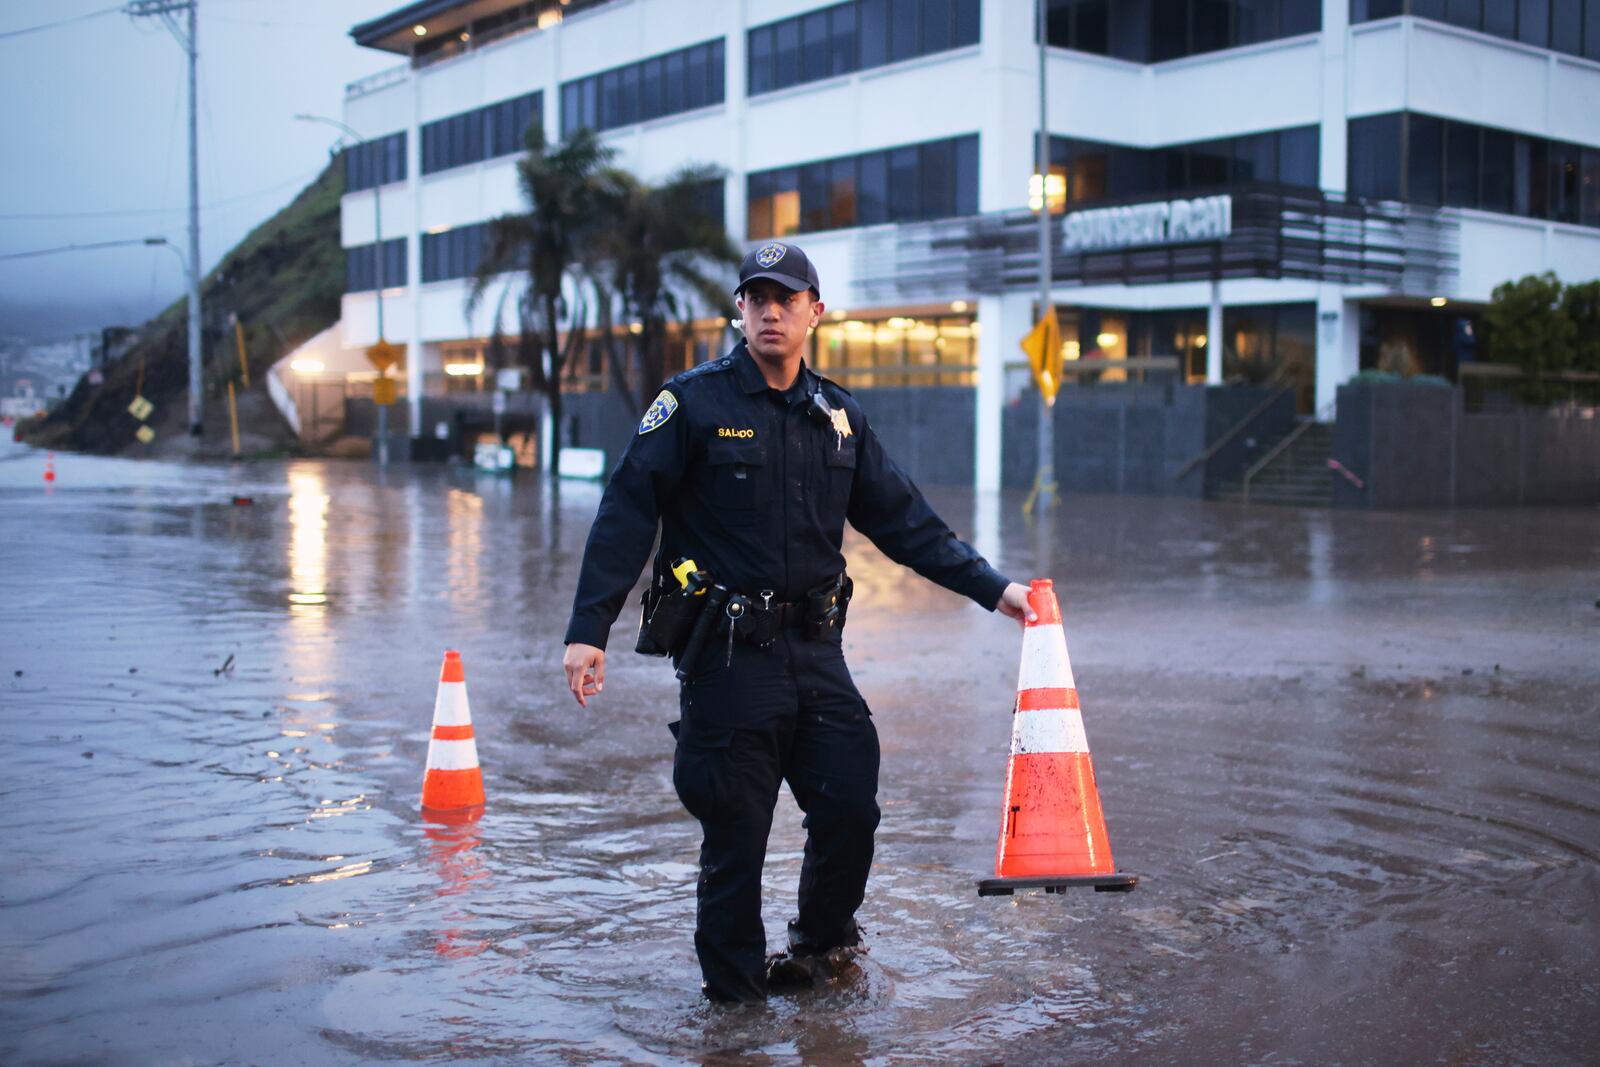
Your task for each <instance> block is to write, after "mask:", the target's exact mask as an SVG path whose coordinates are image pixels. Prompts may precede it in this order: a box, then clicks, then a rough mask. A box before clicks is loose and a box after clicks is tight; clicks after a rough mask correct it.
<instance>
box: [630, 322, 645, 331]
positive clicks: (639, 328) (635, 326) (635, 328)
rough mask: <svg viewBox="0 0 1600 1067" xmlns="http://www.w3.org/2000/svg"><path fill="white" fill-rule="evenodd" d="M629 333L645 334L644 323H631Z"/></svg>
mask: <svg viewBox="0 0 1600 1067" xmlns="http://www.w3.org/2000/svg"><path fill="white" fill-rule="evenodd" d="M628 332H629V333H644V323H642V322H630V323H628Z"/></svg>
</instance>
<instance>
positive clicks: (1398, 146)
mask: <svg viewBox="0 0 1600 1067" xmlns="http://www.w3.org/2000/svg"><path fill="white" fill-rule="evenodd" d="M1048 3H1049V9H1048V25H1049V30H1048V41H1049V44H1050V45H1051V46H1052V47H1051V49H1050V51H1049V70H1048V83H1049V108H1048V112H1049V126H1050V134H1051V158H1052V163H1051V174H1050V179H1049V180H1048V181H1047V182H1045V183H1044V189H1043V192H1044V194H1045V196H1046V198H1047V199H1048V200H1049V201H1050V202H1051V205H1052V207H1053V208H1054V209H1056V210H1057V211H1059V212H1061V213H1062V218H1061V219H1059V220H1057V222H1056V229H1055V231H1054V233H1053V237H1052V240H1053V259H1054V271H1053V277H1054V287H1053V298H1054V302H1055V303H1056V305H1057V307H1058V310H1059V314H1060V316H1061V320H1062V324H1063V337H1064V343H1065V346H1066V355H1067V358H1068V359H1069V360H1075V361H1078V362H1079V363H1080V365H1083V366H1092V367H1094V368H1095V373H1092V374H1087V375H1083V376H1082V380H1083V381H1084V382H1089V383H1092V382H1096V381H1099V382H1101V383H1106V382H1113V381H1118V380H1133V379H1146V378H1149V377H1151V376H1156V377H1160V376H1162V375H1165V376H1166V378H1165V380H1167V381H1173V380H1176V381H1178V382H1181V383H1187V384H1197V385H1198V384H1205V383H1211V384H1220V383H1226V382H1256V383H1266V382H1272V383H1285V384H1288V385H1291V386H1293V387H1294V388H1295V390H1296V394H1297V404H1298V407H1299V409H1300V411H1301V413H1302V414H1311V413H1317V412H1320V413H1323V415H1324V416H1326V414H1327V413H1328V411H1329V409H1330V405H1331V404H1332V402H1333V400H1334V396H1335V390H1336V388H1337V387H1338V385H1339V384H1340V383H1342V382H1344V381H1346V380H1347V379H1348V378H1350V377H1351V376H1352V375H1353V374H1355V373H1356V372H1357V371H1358V370H1360V369H1362V368H1366V367H1375V366H1378V365H1379V364H1380V362H1383V363H1385V364H1386V365H1403V366H1406V367H1408V368H1410V369H1413V370H1417V371H1422V372H1431V373H1435V374H1439V375H1442V376H1444V377H1447V378H1454V377H1455V376H1456V375H1457V373H1458V370H1459V367H1460V366H1461V365H1462V364H1464V363H1468V362H1471V361H1472V360H1474V359H1475V358H1476V356H1475V345H1476V339H1477V323H1476V314H1477V311H1478V310H1479V308H1481V305H1482V304H1483V302H1484V301H1486V300H1487V299H1488V298H1489V295H1490V292H1491V290H1492V289H1493V288H1494V287H1495V286H1496V285H1497V284H1499V283H1500V282H1502V281H1505V280H1507V279H1510V278H1514V277H1519V276H1521V275H1524V274H1527V273H1530V272H1539V271H1545V270H1552V271H1554V272H1556V273H1557V274H1558V275H1560V276H1561V277H1563V278H1564V279H1567V280H1569V281H1573V280H1582V279H1587V278H1592V277H1596V276H1600V106H1597V103H1596V102H1597V101H1600V0H1483V2H1480V0H1469V2H1465V3H1459V2H1456V0H1451V2H1450V3H1445V2H1444V0H1048ZM1033 10H1034V8H1033V4H1032V3H1029V2H1027V0H981V2H980V0H847V2H845V3H830V4H826V5H819V4H817V3H815V2H814V0H762V2H761V3H737V2H734V0H570V2H568V0H560V2H557V0H535V2H521V3H518V2H514V0H470V2H467V0H456V2H451V0H423V2H419V3H413V4H410V5H408V6H406V7H402V8H399V9H398V10H396V11H394V12H392V13H391V14H389V15H386V16H384V17H382V18H379V19H375V20H373V21H371V22H367V23H364V24H362V25H359V26H357V27H355V28H354V29H353V30H352V31H351V33H352V35H353V36H354V38H355V39H356V40H357V41H358V42H359V43H360V44H362V45H365V46H367V47H371V48H376V49H383V50H387V51H391V52H394V53H396V54H397V55H400V56H404V57H405V59H406V63H405V65H404V66H401V67H399V68H397V69H395V70H392V71H389V72H385V73H383V74H379V75H376V76H374V77H371V78H368V79H365V80H363V81H361V82H357V83H355V84H353V85H351V86H350V87H349V91H348V94H347V97H346V101H345V110H344V118H345V120H346V121H347V122H348V123H349V124H350V125H351V126H353V127H354V128H355V129H357V130H359V131H361V132H362V133H363V135H364V136H365V137H366V138H367V143H366V144H364V145H362V146H361V147H358V148H356V149H354V150H352V151H351V152H350V153H349V154H348V160H349V164H348V191H347V193H346V195H345V197H344V202H343V215H342V228H343V243H344V245H345V246H346V250H347V255H348V264H349V286H348V293H347V295H346V296H345V298H344V307H343V322H344V330H345V337H346V343H347V344H353V345H365V344H369V343H371V342H372V340H374V339H375V336H376V333H375V306H374V304H375V301H374V297H373V292H372V289H373V286H374V282H375V275H376V268H377V265H378V264H377V259H376V256H377V255H381V256H382V262H383V276H384V279H385V286H386V287H387V289H388V292H387V295H386V324H387V334H388V337H389V339H390V340H391V341H395V342H398V343H402V344H405V345H407V346H408V349H409V358H408V360H407V366H406V387H407V392H408V394H409V397H410V399H411V403H412V408H411V429H412V432H413V434H421V433H424V432H426V427H425V426H424V425H423V423H424V417H423V413H422V412H423V408H422V402H423V400H422V398H424V397H425V396H427V397H433V396H447V395H451V394H471V393H475V392H477V391H478V390H480V389H482V388H484V386H483V384H482V376H481V372H479V373H478V374H473V373H471V369H472V368H474V367H480V368H481V367H482V366H483V363H484V360H483V348H484V345H485V338H486V337H487V336H488V334H489V333H490V316H491V313H492V311H493V308H494V303H495V301H494V299H493V298H492V295H491V298H490V299H488V300H485V301H484V306H483V308H482V309H481V310H480V311H479V312H478V314H477V315H476V316H475V317H474V319H473V321H472V322H471V323H468V322H467V321H466V320H465V318H464V315H463V301H464V297H465V294H466V292H467V289H468V284H469V283H468V281H467V280H466V279H467V278H468V276H469V275H470V274H471V272H472V271H473V269H474V268H475V266H476V262H477V258H478V255H479V250H480V246H481V241H482V237H483V223H484V222H485V220H487V219H489V218H490V217H492V216H494V215H496V214H499V213H501V212H506V211H512V210H517V209H519V208H520V203H519V199H518V195H517V188H516V182H515V174H514V167H513V164H514V161H515V157H516V153H517V152H518V149H519V146H520V137H519V134H520V130H521V129H522V127H523V126H524V125H525V123H526V121H527V118H528V117H529V116H530V115H533V116H538V117H539V118H541V119H542V120H543V123H544V125H545V128H546V129H547V131H549V133H550V135H551V137H552V139H554V138H556V137H559V136H561V135H562V134H564V133H567V132H570V131H571V130H573V129H574V128H576V127H577V126H580V125H584V126H589V127H592V128H595V129H597V130H601V131H603V132H604V136H605V139H606V140H607V141H608V143H610V144H613V145H615V146H616V148H617V149H618V150H619V153H620V156H619V161H620V162H621V163H622V164H623V165H625V166H627V167H629V168H630V169H631V170H633V171H634V172H636V173H638V174H639V175H641V176H642V177H645V178H652V179H654V178H660V177H663V176H665V175H667V174H668V173H670V172H671V171H672V170H673V169H675V168H676V167H678V166H680V165H681V164H684V163H687V162H707V163H713V164H718V165H720V166H722V167H724V168H726V170H727V171H728V176H727V179H726V181H725V183H723V185H722V186H721V188H720V189H717V190H714V191H713V192H714V194H715V197H716V201H717V202H718V203H719V204H720V210H721V211H722V212H723V214H724V216H725V218H726V221H727V226H728V229H729V231H730V232H731V233H732V234H733V235H734V236H735V238H736V239H738V240H741V241H744V242H746V243H755V242H760V241H762V240H764V239H767V238H771V237H792V238H794V239H796V240H797V241H799V242H800V243H802V244H803V245H804V247H805V248H806V250H807V252H808V253H809V254H810V255H811V257H812V258H813V259H814V260H815V262H816V263H817V265H818V267H819V269H820V271H821V276H822V278H823V281H824V286H825V292H824V294H823V295H824V297H825V299H826V300H827V302H828V304H829V306H830V308H831V309H832V310H831V311H830V314H829V315H828V321H827V322H826V324H825V325H824V326H823V327H822V328H821V329H819V330H818V331H817V332H816V335H815V337H814V339H813V342H812V343H813V351H812V360H813V362H814V364H815V365H816V366H817V367H819V368H820V369H821V370H822V371H824V372H825V373H827V374H829V375H830V376H833V377H835V378H836V379H837V380H839V381H840V382H842V383H843V384H845V385H846V386H848V387H850V388H852V389H853V390H858V391H862V392H866V391H873V390H877V391H882V394H883V396H884V397H885V398H886V400H887V398H888V395H889V393H890V392H895V393H896V394H897V395H901V396H903V395H904V394H905V392H906V391H907V390H913V391H916V392H917V393H918V394H919V395H921V396H924V397H926V398H928V399H929V400H930V402H932V401H936V405H935V406H936V409H937V410H938V411H939V412H941V415H940V416H939V418H940V420H941V422H942V424H943V425H944V426H945V427H946V428H947V431H948V432H944V433H940V434H934V435H926V436H927V437H928V438H929V441H928V444H927V447H928V448H930V449H933V450H934V451H935V452H937V453H939V457H940V458H938V459H937V461H929V462H930V463H931V464H932V465H931V466H930V467H928V468H927V469H926V470H925V472H924V474H923V476H924V477H925V478H926V479H927V480H935V481H938V480H943V481H963V482H970V483H971V484H975V485H976V486H978V487H980V488H992V487H995V486H997V485H999V484H1000V482H1001V480H1002V451H1003V447H1014V446H1003V441H1004V438H1005V435H1006V433H1007V429H1006V427H1007V419H1008V417H1009V416H1007V414H1006V412H1007V411H1008V410H1009V406H1010V405H1011V402H1012V401H1015V400H1016V399H1017V397H1018V396H1019V395H1020V394H1021V393H1022V392H1023V390H1024V388H1025V387H1026V384H1027V381H1028V376H1027V374H1026V372H1025V370H1024V369H1022V368H1023V363H1022V360H1023V357H1022V355H1021V353H1020V351H1019V350H1018V348H1017V342H1018V340H1019V339H1020V338H1021V337H1022V336H1023V334H1024V333H1026V332H1027V330H1028V328H1029V326H1030V325H1031V323H1032V321H1033V319H1034V315H1035V312H1034V306H1035V302H1036V299H1037V291H1038V283H1037V280H1036V279H1037V263H1038V259H1037V257H1038V242H1037V237H1036V234H1037V223H1036V218H1035V217H1034V216H1033V215H1031V214H1030V212H1029V208H1028V202H1029V194H1030V175H1031V174H1032V172H1033V170H1034V158H1035V143H1036V128H1037V117H1038V80H1037V72H1038V62H1037V46H1036V41H1035V35H1034V30H1033V21H1032V18H1033V16H1032V12H1033ZM379 192H381V196H382V215H383V226H384V232H383V234H382V235H381V236H382V238H383V241H382V244H381V246H377V245H375V243H374V238H375V234H374V227H373V215H374V212H373V197H374V195H377V194H378V193H379ZM1039 192H1040V189H1039V183H1037V182H1035V183H1034V186H1033V194H1034V196H1035V197H1037V196H1038V195H1039ZM725 342H726V336H725V324H724V323H722V322H720V321H719V320H715V319H707V320H703V321H701V322H699V323H697V325H696V329H695V330H694V331H693V332H692V334H691V335H689V336H686V337H684V338H683V344H682V351H681V363H682V364H683V365H687V364H688V363H690V362H694V361H696V360H699V359H703V358H705V357H706V356H708V355H709V354H711V353H713V352H716V351H719V350H720V349H721V348H722V347H723V346H724V344H725ZM601 358H602V357H601V356H600V355H599V350H598V348H597V349H596V353H595V355H594V356H593V357H592V358H591V359H588V360H585V361H584V365H583V366H582V367H580V368H577V371H578V373H577V374H576V375H575V377H574V378H573V388H574V390H592V389H603V388H604V382H605V372H604V367H603V365H602V364H601V363H600V359H601ZM463 369H465V370H463ZM447 370H449V371H451V373H447ZM911 407H912V408H914V407H915V405H912V406H911ZM901 409H905V410H910V408H906V406H905V405H904V404H902V405H900V407H899V408H897V409H896V410H901Z"/></svg>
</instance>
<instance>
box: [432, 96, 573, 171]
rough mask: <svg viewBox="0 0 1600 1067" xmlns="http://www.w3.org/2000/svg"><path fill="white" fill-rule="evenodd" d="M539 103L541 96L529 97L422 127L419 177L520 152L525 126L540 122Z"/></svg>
mask: <svg viewBox="0 0 1600 1067" xmlns="http://www.w3.org/2000/svg"><path fill="white" fill-rule="evenodd" d="M543 101H544V94H543V93H529V94H528V95H526V96H518V97H514V98H512V99H510V100H502V101H500V102H499V103H497V104H489V105H488V106H486V107H479V108H473V109H472V110H471V111H463V112H462V113H461V114H459V115H451V116H450V117H449V118H443V119H439V120H437V121H435V122H429V123H424V124H423V127H422V173H424V174H433V173H435V172H436V171H441V170H448V169H449V168H451V167H460V166H464V165H466V164H468V163H478V162H481V161H483V160H485V159H494V158H496V157H498V156H508V155H512V154H514V153H517V152H520V151H521V150H522V147H523V136H524V134H526V133H527V132H528V126H529V124H530V123H531V122H533V121H537V120H541V119H542V118H543V115H544V110H543V106H544V105H543Z"/></svg>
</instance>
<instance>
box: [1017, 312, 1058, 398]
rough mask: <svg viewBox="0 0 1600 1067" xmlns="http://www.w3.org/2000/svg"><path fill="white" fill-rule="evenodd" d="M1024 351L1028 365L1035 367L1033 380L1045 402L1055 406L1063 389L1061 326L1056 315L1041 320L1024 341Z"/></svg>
mask: <svg viewBox="0 0 1600 1067" xmlns="http://www.w3.org/2000/svg"><path fill="white" fill-rule="evenodd" d="M1022 350H1023V351H1024V352H1026V353H1027V354H1028V363H1029V364H1030V365H1032V367H1033V380H1034V381H1035V382H1036V383H1037V384H1038V386H1039V393H1040V395H1041V396H1043V397H1044V402H1045V403H1046V404H1054V403H1055V402H1056V393H1057V392H1059V391H1060V389H1061V362H1062V353H1061V326H1060V325H1059V324H1058V323H1057V322H1056V317H1055V315H1053V314H1051V315H1046V316H1045V317H1044V318H1042V319H1040V320H1039V324H1038V325H1037V326H1035V327H1034V328H1033V329H1032V330H1030V331H1029V332H1028V336H1026V337H1024V338H1023V339H1022Z"/></svg>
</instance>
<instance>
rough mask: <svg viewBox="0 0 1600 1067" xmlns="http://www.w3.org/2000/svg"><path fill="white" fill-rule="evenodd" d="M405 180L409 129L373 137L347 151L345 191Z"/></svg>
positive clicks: (345, 157) (345, 159)
mask: <svg viewBox="0 0 1600 1067" xmlns="http://www.w3.org/2000/svg"><path fill="white" fill-rule="evenodd" d="M405 180H406V131H404V130H401V131H400V132H399V133H391V134H389V135H387V136H385V137H374V138H373V139H372V140H370V141H362V142H361V143H360V144H357V145H352V146H351V147H349V148H347V149H345V152H344V191H345V192H347V193H354V192H358V191H360V190H362V189H371V188H373V187H375V186H379V185H388V184H389V183H390V182H403V181H405Z"/></svg>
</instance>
